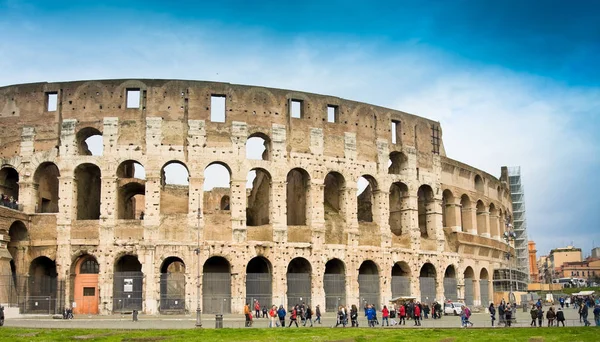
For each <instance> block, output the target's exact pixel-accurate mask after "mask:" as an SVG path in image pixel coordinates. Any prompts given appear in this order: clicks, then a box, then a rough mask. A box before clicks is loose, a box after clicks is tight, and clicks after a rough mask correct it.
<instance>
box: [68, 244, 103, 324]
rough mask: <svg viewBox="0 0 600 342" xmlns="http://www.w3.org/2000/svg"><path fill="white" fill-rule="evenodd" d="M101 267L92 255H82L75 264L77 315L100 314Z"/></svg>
mask: <svg viewBox="0 0 600 342" xmlns="http://www.w3.org/2000/svg"><path fill="white" fill-rule="evenodd" d="M99 272H100V265H99V264H98V262H97V261H96V258H94V257H93V256H91V255H82V256H81V257H79V258H78V259H77V261H76V262H75V279H74V281H73V293H72V296H73V298H72V299H73V300H72V302H75V306H74V307H73V313H75V314H90V315H96V314H98V298H99V293H98V273H99Z"/></svg>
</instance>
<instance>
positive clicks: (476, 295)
mask: <svg viewBox="0 0 600 342" xmlns="http://www.w3.org/2000/svg"><path fill="white" fill-rule="evenodd" d="M479 286H480V285H479V279H475V278H473V306H481V289H480V288H479ZM490 293H491V292H490Z"/></svg>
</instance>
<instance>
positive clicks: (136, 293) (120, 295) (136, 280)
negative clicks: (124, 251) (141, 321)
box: [113, 272, 144, 313]
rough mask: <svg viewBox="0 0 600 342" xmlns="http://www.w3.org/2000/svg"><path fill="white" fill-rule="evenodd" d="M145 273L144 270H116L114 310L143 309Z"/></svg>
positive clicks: (129, 310)
mask: <svg viewBox="0 0 600 342" xmlns="http://www.w3.org/2000/svg"><path fill="white" fill-rule="evenodd" d="M143 283H144V274H143V273H142V272H115V275H114V281H113V286H114V287H113V311H114V312H122V313H123V312H131V311H133V310H138V311H141V310H142V300H143V291H142V285H143Z"/></svg>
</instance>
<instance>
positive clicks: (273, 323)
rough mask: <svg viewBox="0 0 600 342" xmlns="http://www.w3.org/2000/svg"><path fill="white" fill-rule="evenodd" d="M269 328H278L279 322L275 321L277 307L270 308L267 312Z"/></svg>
mask: <svg viewBox="0 0 600 342" xmlns="http://www.w3.org/2000/svg"><path fill="white" fill-rule="evenodd" d="M269 328H279V320H278V319H277V306H275V305H273V306H271V310H269Z"/></svg>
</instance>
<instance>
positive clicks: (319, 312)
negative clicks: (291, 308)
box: [315, 304, 321, 324]
mask: <svg viewBox="0 0 600 342" xmlns="http://www.w3.org/2000/svg"><path fill="white" fill-rule="evenodd" d="M315 315H316V316H317V319H315V323H317V322H319V324H321V307H320V306H319V305H318V304H317V307H316V308H315Z"/></svg>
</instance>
